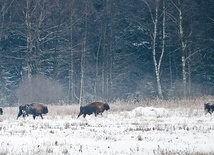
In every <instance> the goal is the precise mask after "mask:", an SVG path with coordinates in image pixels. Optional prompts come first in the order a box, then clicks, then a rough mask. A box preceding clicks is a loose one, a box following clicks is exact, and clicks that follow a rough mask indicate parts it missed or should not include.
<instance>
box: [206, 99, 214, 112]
mask: <svg viewBox="0 0 214 155" xmlns="http://www.w3.org/2000/svg"><path fill="white" fill-rule="evenodd" d="M204 110H205V114H207V113H210V114H212V113H213V111H214V101H209V102H207V103H204Z"/></svg>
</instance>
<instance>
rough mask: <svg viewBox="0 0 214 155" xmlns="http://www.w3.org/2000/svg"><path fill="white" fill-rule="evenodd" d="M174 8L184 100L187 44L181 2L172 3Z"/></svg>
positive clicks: (185, 92) (178, 0)
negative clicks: (176, 15)
mask: <svg viewBox="0 0 214 155" xmlns="http://www.w3.org/2000/svg"><path fill="white" fill-rule="evenodd" d="M172 3H173V4H174V6H175V8H176V9H177V11H178V19H179V20H178V26H179V38H180V43H181V53H182V55H181V63H182V77H183V97H184V98H186V95H187V75H186V47H187V43H186V40H185V39H184V27H183V10H182V3H183V0H177V1H176V3H175V2H174V1H172Z"/></svg>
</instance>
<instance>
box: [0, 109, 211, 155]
mask: <svg viewBox="0 0 214 155" xmlns="http://www.w3.org/2000/svg"><path fill="white" fill-rule="evenodd" d="M14 111H15V112H14ZM14 111H13V112H11V111H10V110H9V108H7V109H6V110H5V113H7V112H9V113H10V114H5V115H3V116H0V155H7V154H8V155H24V154H28V155H33V154H37V155H39V154H41V155H46V154H54V155H61V154H69V155H71V154H72V155H75V154H86V155H87V154H90V155H91V154H108V155H110V154H112V155H115V154H121V155H126V154H127V155H136V154H139V155H142V154H157V155H159V154H200V155H201V154H203V155H205V154H207V155H208V154H214V146H213V144H214V119H213V116H212V115H204V111H203V109H196V110H191V109H184V108H180V109H179V108H176V109H175V108H174V109H164V108H153V107H137V108H134V109H133V110H131V111H122V112H120V111H113V110H112V111H111V110H110V111H108V112H104V113H103V116H97V117H95V116H94V115H90V116H86V119H84V118H83V117H80V118H79V119H76V114H77V112H76V113H74V114H73V115H66V114H64V115H60V114H58V113H57V115H55V114H53V113H52V114H48V115H46V116H44V119H43V120H42V119H41V118H40V117H37V118H36V120H33V119H32V117H31V116H29V117H27V118H26V119H25V120H24V119H23V118H21V117H20V118H19V119H18V120H16V115H17V113H16V112H17V111H16V110H14Z"/></svg>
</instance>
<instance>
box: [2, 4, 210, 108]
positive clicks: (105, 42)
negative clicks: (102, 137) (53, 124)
mask: <svg viewBox="0 0 214 155" xmlns="http://www.w3.org/2000/svg"><path fill="white" fill-rule="evenodd" d="M213 32H214V1H213V0H1V1H0V100H1V101H0V105H1V106H6V105H10V106H12V105H15V104H16V103H17V102H20V103H27V102H31V101H39V102H45V103H59V102H65V103H80V104H81V103H86V102H91V101H94V100H103V101H109V102H110V101H114V100H116V99H121V100H141V99H153V98H161V99H174V98H179V99H180V98H192V97H199V96H204V95H214V87H213V85H214V33H213Z"/></svg>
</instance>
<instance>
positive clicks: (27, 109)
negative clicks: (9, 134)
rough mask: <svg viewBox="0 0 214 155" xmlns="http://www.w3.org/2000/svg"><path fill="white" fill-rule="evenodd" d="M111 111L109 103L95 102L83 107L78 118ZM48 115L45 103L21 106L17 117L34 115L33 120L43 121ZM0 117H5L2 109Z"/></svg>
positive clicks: (0, 109)
mask: <svg viewBox="0 0 214 155" xmlns="http://www.w3.org/2000/svg"><path fill="white" fill-rule="evenodd" d="M109 109H110V106H109V105H108V104H107V103H103V102H93V103H91V104H89V105H86V106H81V107H80V112H79V115H78V116H77V118H79V116H81V115H83V117H85V116H86V115H91V114H93V113H94V115H95V116H97V115H98V114H101V115H102V113H103V112H104V111H105V110H109ZM47 113H48V107H47V106H46V105H45V104H43V103H31V104H25V105H20V106H19V112H18V115H17V119H18V118H19V117H20V116H22V117H23V118H25V116H28V115H33V119H35V118H36V116H40V117H41V118H42V119H43V116H42V115H43V114H47ZM0 115H3V109H2V108H0Z"/></svg>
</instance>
